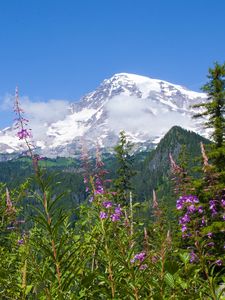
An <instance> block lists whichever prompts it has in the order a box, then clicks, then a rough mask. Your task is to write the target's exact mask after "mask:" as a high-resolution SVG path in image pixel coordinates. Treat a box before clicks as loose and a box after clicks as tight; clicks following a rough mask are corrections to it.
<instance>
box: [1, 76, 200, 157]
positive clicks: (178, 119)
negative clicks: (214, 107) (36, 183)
mask: <svg viewBox="0 0 225 300" xmlns="http://www.w3.org/2000/svg"><path fill="white" fill-rule="evenodd" d="M205 100H206V95H205V94H204V93H198V92H193V91H190V90H188V89H186V88H184V87H182V86H179V85H176V84H172V83H169V82H166V81H163V80H159V79H152V78H149V77H144V76H139V75H135V74H127V73H120V74H115V75H114V76H112V77H111V78H109V79H106V80H104V81H103V82H102V83H101V84H100V86H99V87H98V88H97V89H96V90H94V91H93V92H91V93H89V94H87V95H86V96H84V97H83V98H81V100H80V101H79V102H76V103H71V106H70V107H68V114H67V115H66V116H65V117H64V118H63V119H62V120H58V121H57V122H54V123H50V124H47V123H45V124H43V127H44V130H43V132H44V133H45V134H44V136H42V137H41V139H40V138H39V139H35V132H34V134H33V136H34V137H33V139H34V144H35V146H36V147H37V149H38V151H39V152H40V153H41V154H42V155H45V156H49V157H54V156H74V155H76V154H78V153H79V152H80V150H81V148H82V145H85V147H86V148H88V149H89V150H91V149H93V148H95V147H96V143H98V145H99V147H100V148H104V149H105V150H106V151H110V150H111V149H112V147H113V146H114V145H115V144H116V142H117V140H118V133H119V131H120V130H125V131H126V133H127V134H128V137H129V138H130V140H131V141H132V142H133V143H135V145H136V149H148V148H153V147H155V145H156V144H157V143H158V142H159V140H160V139H161V138H162V137H163V136H164V134H165V133H166V132H167V131H168V130H169V129H170V128H171V127H172V126H174V125H179V126H182V127H183V128H186V129H189V130H194V131H195V132H197V133H199V134H203V135H204V134H205V133H206V132H205V131H203V128H202V127H201V125H200V123H199V121H194V120H193V119H191V116H192V115H193V111H194V110H193V109H192V108H190V105H193V104H194V103H198V102H203V101H205ZM15 136H16V128H15V126H12V127H9V128H5V129H4V130H2V131H0V153H14V152H18V151H22V150H24V149H25V148H24V143H23V141H19V140H18V139H17V138H16V137H15Z"/></svg>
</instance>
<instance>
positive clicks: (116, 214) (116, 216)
mask: <svg viewBox="0 0 225 300" xmlns="http://www.w3.org/2000/svg"><path fill="white" fill-rule="evenodd" d="M102 207H103V208H105V210H104V211H103V210H101V211H100V214H99V217H100V219H107V218H109V219H110V220H111V221H112V222H117V221H119V220H120V218H121V216H122V214H123V213H122V210H121V207H120V205H118V204H113V203H112V202H111V201H103V202H102Z"/></svg>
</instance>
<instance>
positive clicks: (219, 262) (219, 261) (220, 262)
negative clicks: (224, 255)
mask: <svg viewBox="0 0 225 300" xmlns="http://www.w3.org/2000/svg"><path fill="white" fill-rule="evenodd" d="M222 264H223V262H222V260H221V259H217V260H216V261H215V265H217V266H222Z"/></svg>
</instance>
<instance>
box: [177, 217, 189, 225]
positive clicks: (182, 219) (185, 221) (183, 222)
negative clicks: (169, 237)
mask: <svg viewBox="0 0 225 300" xmlns="http://www.w3.org/2000/svg"><path fill="white" fill-rule="evenodd" d="M188 222H190V217H189V215H188V214H185V215H184V216H183V217H181V218H180V220H179V223H180V224H181V225H184V224H186V223H188Z"/></svg>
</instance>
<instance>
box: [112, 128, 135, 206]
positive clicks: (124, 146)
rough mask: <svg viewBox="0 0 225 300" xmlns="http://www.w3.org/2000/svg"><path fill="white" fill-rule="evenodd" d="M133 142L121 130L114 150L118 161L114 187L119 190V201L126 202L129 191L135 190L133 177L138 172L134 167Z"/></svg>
mask: <svg viewBox="0 0 225 300" xmlns="http://www.w3.org/2000/svg"><path fill="white" fill-rule="evenodd" d="M132 148H133V144H132V143H131V142H129V141H128V140H127V137H126V134H125V132H124V131H121V132H120V139H119V142H118V144H117V145H116V146H115V148H114V150H115V153H116V159H117V163H118V169H117V172H116V173H117V178H116V179H115V180H114V187H115V189H116V191H117V195H118V197H117V198H118V201H119V202H120V203H123V204H126V203H127V201H128V197H129V192H130V191H132V190H133V188H132V184H131V179H132V177H133V176H134V175H135V174H136V172H135V171H134V167H133V159H134V158H133V156H132V155H131V151H132Z"/></svg>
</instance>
